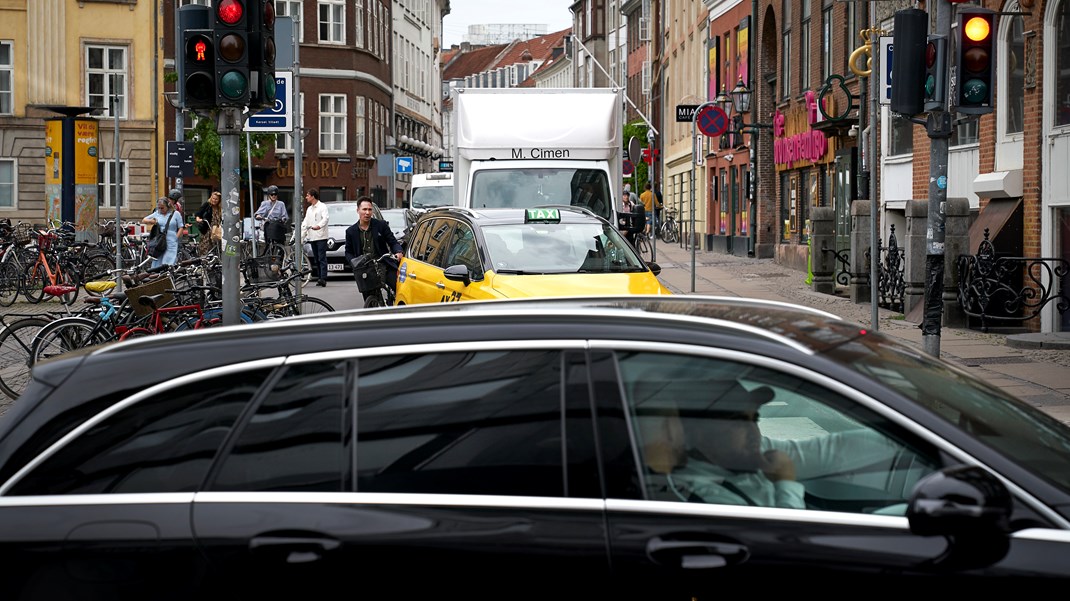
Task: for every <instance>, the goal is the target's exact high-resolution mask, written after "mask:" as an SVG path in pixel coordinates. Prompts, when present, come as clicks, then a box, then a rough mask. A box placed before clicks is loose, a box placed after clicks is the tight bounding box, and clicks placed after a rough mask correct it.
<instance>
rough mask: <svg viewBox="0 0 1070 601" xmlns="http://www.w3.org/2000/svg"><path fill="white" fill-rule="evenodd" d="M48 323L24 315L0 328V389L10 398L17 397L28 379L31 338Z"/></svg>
mask: <svg viewBox="0 0 1070 601" xmlns="http://www.w3.org/2000/svg"><path fill="white" fill-rule="evenodd" d="M48 323H49V321H48V320H47V319H45V318H43V317H26V318H23V319H20V320H18V321H15V322H12V323H11V324H9V325H8V326H7V327H5V328H4V329H2V330H0V390H3V391H4V394H6V395H7V396H9V397H11V398H12V399H17V398H19V395H20V394H22V391H23V390H25V389H26V384H27V383H29V381H30V352H31V347H32V346H33V339H34V336H36V335H37V332H39V331H40V330H41V328H42V327H44V326H46V325H48Z"/></svg>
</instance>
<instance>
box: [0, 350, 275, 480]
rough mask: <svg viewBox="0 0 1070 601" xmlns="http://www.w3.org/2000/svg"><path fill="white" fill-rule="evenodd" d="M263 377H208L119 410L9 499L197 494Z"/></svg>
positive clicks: (62, 451)
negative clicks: (176, 493) (39, 496)
mask: <svg viewBox="0 0 1070 601" xmlns="http://www.w3.org/2000/svg"><path fill="white" fill-rule="evenodd" d="M269 373H270V372H269V371H268V370H263V369H259V370H250V371H246V372H241V373H237V374H228V375H225V376H218V377H214V378H207V379H204V380H201V381H198V382H195V383H190V384H187V385H184V386H181V387H178V388H169V389H167V390H165V391H163V392H160V393H158V394H156V395H153V396H150V397H148V398H145V399H142V400H141V401H139V402H137V403H135V404H132V405H130V406H128V407H124V408H122V409H121V410H119V411H117V412H116V413H115V414H114V415H110V416H108V417H105V418H103V419H101V420H100V421H99V423H96V424H94V425H93V427H92V428H90V429H88V430H87V431H85V432H83V433H82V434H81V435H79V436H78V437H77V438H75V439H74V440H72V441H71V442H69V443H68V444H67V445H66V446H64V447H63V448H61V449H59V451H57V452H56V453H55V454H53V455H52V456H51V457H49V458H48V459H47V460H45V461H44V462H43V463H42V464H41V465H39V466H38V467H37V468H36V469H34V470H33V471H32V472H30V473H29V474H28V475H27V476H26V477H24V478H23V479H22V480H20V481H19V482H18V483H17V484H15V485H14V487H13V488H12V490H11V492H9V493H8V494H11V495H59V494H118V493H149V492H156V493H159V492H190V491H196V490H197V489H198V488H200V486H201V484H202V483H203V482H204V479H205V475H206V473H207V471H208V468H209V467H210V465H211V463H212V461H213V459H214V458H215V455H216V452H217V450H218V448H219V446H220V445H221V444H222V443H223V441H224V440H225V439H226V437H227V434H228V433H229V432H230V429H231V427H232V426H233V424H234V422H235V420H236V419H237V417H238V416H239V415H240V414H241V412H242V410H243V409H245V406H246V404H247V403H248V402H249V401H250V399H252V397H253V395H254V393H255V392H256V390H257V389H258V388H259V387H260V385H261V384H262V383H263V381H264V380H265V378H266V377H267V376H268V374H269Z"/></svg>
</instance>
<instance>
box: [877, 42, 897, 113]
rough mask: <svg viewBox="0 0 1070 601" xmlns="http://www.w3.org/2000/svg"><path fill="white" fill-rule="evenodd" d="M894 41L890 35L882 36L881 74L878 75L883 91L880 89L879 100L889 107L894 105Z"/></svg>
mask: <svg viewBox="0 0 1070 601" xmlns="http://www.w3.org/2000/svg"><path fill="white" fill-rule="evenodd" d="M893 39H894V38H892V36H890V35H886V36H882V37H881V38H880V46H881V49H880V53H881V60H880V65H879V67H878V69H879V71H880V72H879V73H878V76H879V78H878V79H877V81H879V82H880V88H881V89H880V94H878V96H877V98H879V102H880V104H882V105H888V104H891V103H892V40H893Z"/></svg>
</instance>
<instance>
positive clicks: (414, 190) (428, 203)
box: [409, 172, 453, 213]
mask: <svg viewBox="0 0 1070 601" xmlns="http://www.w3.org/2000/svg"><path fill="white" fill-rule="evenodd" d="M409 199H410V200H409V208H410V209H412V210H413V211H415V212H418V213H420V212H423V211H426V210H427V209H433V208H435V207H446V206H451V205H452V204H453V174H452V173H450V172H443V173H416V174H414V175H413V176H412V184H411V188H410V196H409Z"/></svg>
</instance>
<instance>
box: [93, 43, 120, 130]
mask: <svg viewBox="0 0 1070 601" xmlns="http://www.w3.org/2000/svg"><path fill="white" fill-rule="evenodd" d="M93 49H101V50H103V51H104V54H105V58H106V56H107V54H108V52H109V51H110V50H122V51H123V70H122V72H121V73H122V76H123V84H122V90H121V92H120V93H121V96H120V99H121V101H122V103H121V105H120V106H119V119H120V120H121V121H126V120H128V119H130V44H128V43H127V44H117V43H114V42H83V44H82V60H83V61H85V62H84V63H83V65H84V70H83V74H84V77H83V79H82V85H83V86H84V88H83V89H84V94H83V95H82V98H83V100H84V102H85V105H86V106H93V103H92V102H91V101H90V98H89V77H90V76H91V75H94V74H98V75H102V76H106V75H109V74H114V73H115V72H114V71H113V70H111V69H108V68H106V67H105V68H103V69H94V70H91V69H90V68H89V52H90V50H93ZM110 79H111V78H110V77H105V81H104V85H105V86H107V88H108V93H106V94H105V102H104V106H103V107H101V108H102V111H103V112H101V114H100V115H99V117H100V118H104V119H114V118H115V116H114V115H112V114H111V102H110V101H107V99H108V98H110V97H111V93H110V92H111V89H110V86H111V84H110Z"/></svg>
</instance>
